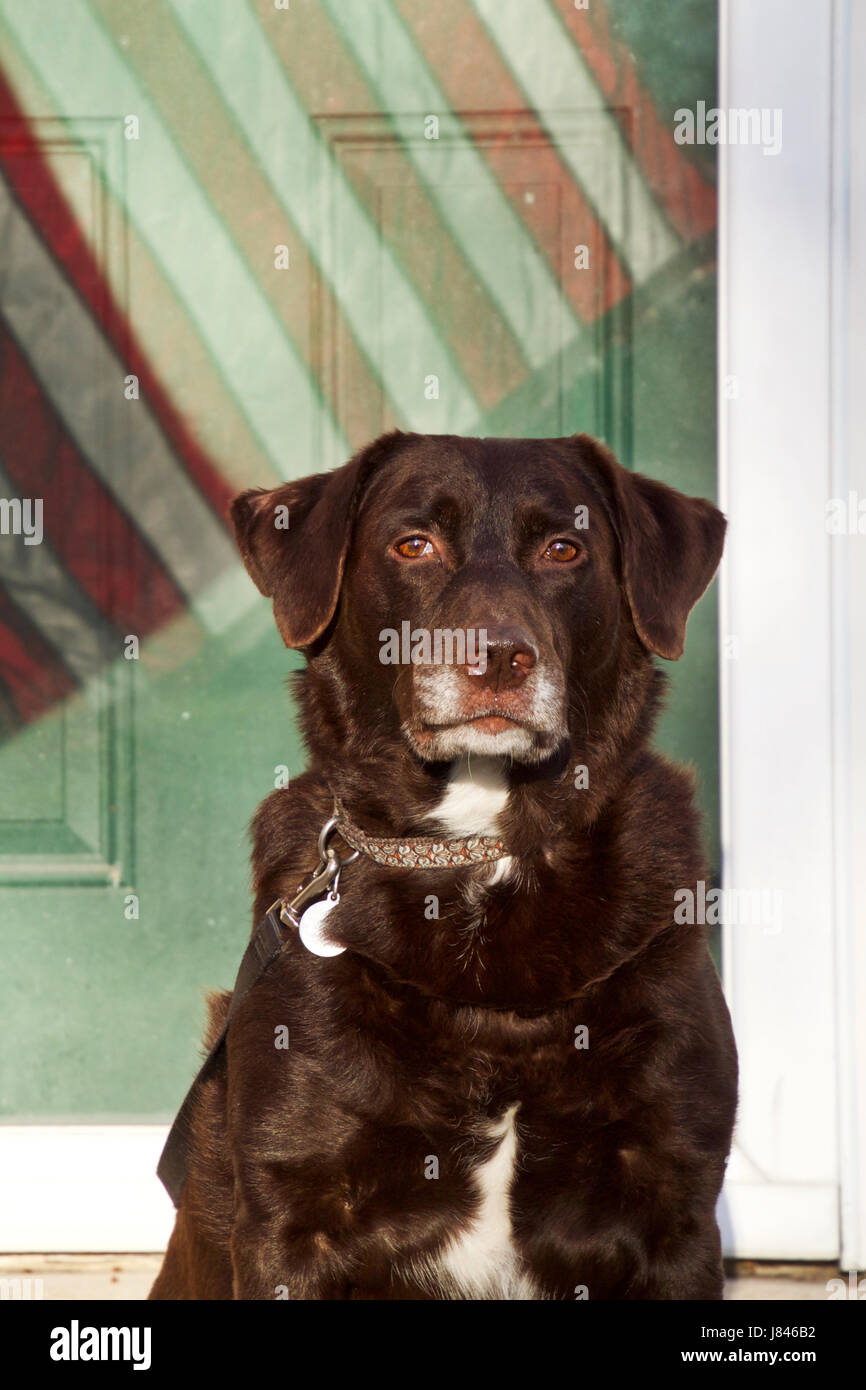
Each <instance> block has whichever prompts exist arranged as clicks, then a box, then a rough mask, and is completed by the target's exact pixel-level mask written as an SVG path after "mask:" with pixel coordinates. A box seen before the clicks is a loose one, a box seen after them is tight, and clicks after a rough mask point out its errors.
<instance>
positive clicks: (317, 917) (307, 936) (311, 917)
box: [298, 893, 346, 956]
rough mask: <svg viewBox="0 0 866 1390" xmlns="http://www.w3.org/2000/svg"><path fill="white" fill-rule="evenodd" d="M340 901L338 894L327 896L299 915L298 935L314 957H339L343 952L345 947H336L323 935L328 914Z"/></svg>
mask: <svg viewBox="0 0 866 1390" xmlns="http://www.w3.org/2000/svg"><path fill="white" fill-rule="evenodd" d="M339 901H340V895H339V893H335V894H333V896H332V895H331V894H329V895H328V897H327V898H323V899H322V901H321V902H318V903H313V904H312V906H311V907H308V908H307V909H306V910H305V911H304V912H302V913H301V920H300V923H299V925H298V935H299V936H300V938H301V940H302V941H303V943H304V945H305V946H306V948H307V950H308V951H312V953H313V955H314V956H339V955H342V953H343V951H345V949H346V948H345V946H338V945H336V943H335V942H333V941H328V939H327V938H326V937H325V936H324V934H323V931H322V929H323V927H324V925H325V923H326V922H327V920H328V917H329V915H330V913H331V912H332V911H333V909H334V908H335V907H336V906H337V903H338V902H339Z"/></svg>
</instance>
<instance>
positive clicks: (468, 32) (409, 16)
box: [395, 0, 632, 321]
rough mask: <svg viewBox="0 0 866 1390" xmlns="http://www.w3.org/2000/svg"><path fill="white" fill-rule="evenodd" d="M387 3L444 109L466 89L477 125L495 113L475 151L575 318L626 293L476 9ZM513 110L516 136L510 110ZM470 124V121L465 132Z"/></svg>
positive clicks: (607, 248) (462, 105)
mask: <svg viewBox="0 0 866 1390" xmlns="http://www.w3.org/2000/svg"><path fill="white" fill-rule="evenodd" d="M395 5H396V8H397V9H398V10H399V12H400V15H401V16H402V18H403V20H404V22H405V24H406V26H407V28H409V29H410V30H411V31H412V32H413V33H414V36H415V40H416V42H417V44H418V47H419V48H420V50H421V51H422V52H423V54H424V56H425V58H426V60H427V62H428V63H429V64H430V66H431V68H432V70H433V72H434V73H435V76H436V79H437V81H438V82H439V84H440V86H441V87H442V88H443V90H444V91H445V92H446V93H447V96H448V100H449V102H450V103H451V106H452V108H453V109H454V110H455V111H457V112H458V113H465V112H466V110H467V94H468V93H472V95H473V98H474V100H473V103H472V105H473V116H474V119H475V121H476V122H477V126H478V128H479V129H485V128H487V129H489V130H493V128H494V123H495V121H496V118H497V116H498V118H499V130H500V132H501V135H500V138H499V139H491V140H487V139H485V140H483V141H479V142H478V143H477V145H476V148H477V151H478V153H479V155H480V156H481V158H482V159H483V160H484V161H485V163H486V164H487V166H488V168H489V169H490V171H491V173H492V174H493V176H494V178H495V179H496V180H497V182H498V183H499V185H500V187H501V189H502V191H503V193H504V194H505V196H506V197H507V198H508V200H509V202H510V203H511V205H512V207H513V208H514V210H515V212H516V213H517V215H518V217H519V218H520V220H521V222H522V223H523V224H524V226H525V227H526V229H527V231H528V232H529V234H530V236H531V237H532V239H533V240H534V242H535V244H536V246H537V247H538V248H539V250H540V251H541V253H542V254H543V255H544V257H545V259H546V260H547V262H548V264H549V265H550V267H551V270H552V271H553V274H554V275H555V276H556V278H557V280H558V281H559V284H560V289H561V291H562V293H563V295H564V296H565V297H566V298H567V299H568V300H569V301H570V303H571V304H572V306H573V308H574V309H575V311H576V313H577V314H578V316H579V318H581V319H583V320H584V321H587V320H592V319H594V318H597V317H598V316H599V315H600V314H603V313H605V312H606V311H607V310H608V309H610V308H611V307H612V305H614V304H617V303H619V301H620V300H621V299H623V298H624V297H625V296H626V295H627V294H629V293H630V292H631V288H632V286H631V281H630V279H629V276H628V272H627V271H626V269H625V267H624V266H623V265H622V263H621V262H620V260H619V258H618V256H617V253H616V250H615V249H614V247H613V245H612V243H611V242H610V240H609V238H608V236H607V234H606V232H605V229H604V227H603V226H602V224H601V222H600V221H599V219H598V216H597V214H596V212H595V210H594V208H593V206H592V204H591V203H590V202H588V201H587V199H586V198H585V196H584V194H583V192H582V191H581V189H580V187H579V186H578V184H577V183H576V182H575V178H574V174H573V173H572V171H571V170H570V169H569V167H568V166H567V165H566V164H565V162H564V161H563V160H562V159H561V158H560V155H559V153H558V151H557V150H556V149H555V147H554V146H553V145H552V144H551V143H550V138H549V136H548V134H547V132H546V131H545V129H544V128H543V126H542V125H541V123H540V122H539V121H538V120H537V119H536V117H535V116H534V115H533V114H531V113H529V112H525V111H524V108H525V105H526V98H525V96H524V94H523V92H522V91H521V89H520V88H519V86H518V85H517V83H516V81H515V80H514V78H513V76H512V74H511V71H510V69H509V68H508V66H507V65H506V64H505V63H504V61H503V59H502V56H501V54H500V53H499V50H498V49H497V48H496V45H495V44H494V43H493V41H492V39H491V37H490V34H489V33H488V31H487V29H486V27H485V26H484V24H483V23H482V22H481V19H480V18H479V16H478V15H477V14H476V12H475V11H474V10H473V9H471V7H470V6H469V5H467V4H466V3H465V2H464V0H447V4H446V5H445V7H444V8H445V11H446V12H445V13H444V14H443V6H442V5H436V6H432V7H429V8H426V9H422V8H420V7H419V6H417V5H416V4H414V3H411V0H395ZM485 106H489V107H491V108H493V111H492V113H491V114H488V115H485V114H482V112H481V111H479V109H478V108H479V107H482V108H483V107H485ZM518 111H519V112H520V126H519V138H516V137H517V136H518V132H517V131H516V130H515V128H514V123H513V121H512V120H511V119H510V113H513V112H518ZM476 113H477V114H476ZM474 129H475V126H474V125H473V124H471V123H470V124H469V130H470V132H473V131H474ZM527 184H536V185H538V186H541V187H543V186H544V185H545V184H546V185H550V186H553V187H554V188H556V189H557V190H558V192H559V198H560V202H559V205H558V206H557V204H556V203H555V202H554V200H553V199H550V198H545V197H539V198H538V199H537V200H536V201H535V202H527V201H526V197H525V194H526V191H527V190H526V185H527ZM580 243H585V244H586V245H588V246H590V248H591V264H592V271H591V273H587V272H582V271H578V270H575V269H574V263H573V248H574V246H575V245H577V244H580ZM600 276H602V277H603V278H602V283H603V289H602V292H601V294H599V293H598V285H599V277H600Z"/></svg>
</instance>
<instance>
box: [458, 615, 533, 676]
mask: <svg viewBox="0 0 866 1390" xmlns="http://www.w3.org/2000/svg"><path fill="white" fill-rule="evenodd" d="M476 631H477V632H479V634H480V633H481V632H483V631H484V629H483V628H477V629H476ZM486 631H487V641H486V643H485V642H483V641H482V640H481V637H480V635H479V638H478V644H479V661H478V663H477V665H474V666H473V665H467V667H466V674H467V675H468V676H471V677H472V680H473V681H477V683H478V685H477V688H479V689H490V690H513V689H514V688H515V686H518V685H521V684H522V682H523V681H525V680H526V677H527V676H528V675H529V673H530V671H531V670H532V668H533V667H534V666H535V664H536V662H537V661H538V648H537V647H536V646H535V643H534V642H532V641H531V640H530V639H529V638H528V637H527V635H526V633H525V632H521V631H520V629H519V628H516V627H488V628H487V629H486ZM485 660H486V664H485Z"/></svg>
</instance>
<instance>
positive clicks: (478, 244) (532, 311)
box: [325, 0, 580, 367]
mask: <svg viewBox="0 0 866 1390" xmlns="http://www.w3.org/2000/svg"><path fill="white" fill-rule="evenodd" d="M325 3H326V5H327V7H328V9H329V10H330V13H331V17H332V19H333V20H334V22H335V24H337V25H339V27H340V28H341V29H342V31H343V33H344V36H345V39H346V42H347V44H349V46H350V47H351V48H352V49H353V51H354V52H355V53H356V55H357V56H358V58H359V59H360V61H361V62H362V63H363V65H364V67H365V69H366V71H367V74H368V76H369V78H370V80H371V82H372V83H373V84H374V86H375V87H376V90H377V92H378V94H379V95H380V97H381V104H382V107H383V109H384V110H386V111H388V112H395V113H400V112H409V113H412V115H411V118H409V117H403V118H402V119H401V118H400V117H399V116H394V117H392V120H394V121H395V122H397V123H398V131H399V133H400V135H401V137H402V138H401V147H402V149H403V151H404V153H405V154H406V156H407V158H409V159H410V160H411V161H412V163H413V164H414V166H415V168H416V170H417V171H418V173H419V174H420V176H421V179H422V180H423V181H424V182H425V183H426V184H427V187H428V190H429V192H430V195H431V197H432V199H433V201H434V202H435V204H436V206H437V209H438V211H439V213H440V215H441V216H442V218H443V220H444V221H445V222H446V223H447V224H448V225H449V226H450V228H451V231H452V233H453V234H454V237H455V239H456V241H457V244H458V246H459V248H460V250H461V251H462V252H463V254H464V256H465V257H466V258H467V260H468V261H469V262H470V264H471V266H472V269H473V270H474V272H475V274H476V276H477V277H478V279H479V281H480V282H481V284H483V285H484V286H485V288H486V289H487V291H488V293H489V294H490V296H491V298H492V299H493V300H494V301H495V303H496V306H497V308H498V310H499V312H500V314H501V315H502V317H503V318H504V319H505V321H506V322H507V323H508V325H509V327H510V328H511V330H512V332H513V333H514V335H515V337H516V338H517V340H518V343H519V345H520V348H521V351H522V352H523V353H524V354H525V355H526V358H527V360H528V362H529V363H530V364H531V365H532V366H533V367H540V366H543V365H544V363H546V362H549V361H550V358H551V355H552V353H553V351H554V350H555V348H556V347H558V346H559V325H560V323H561V322H562V324H563V327H565V326H566V324H568V328H567V330H566V331H567V338H569V339H570V338H571V337H573V336H575V333H576V332H577V331H578V329H579V327H580V325H579V323H578V321H577V320H576V319H575V318H574V317H573V314H572V310H571V306H570V305H569V303H568V302H567V300H566V299H565V297H564V295H563V294H562V293H561V290H560V287H559V283H558V281H557V279H556V277H555V276H554V275H553V273H552V271H551V270H550V268H549V266H548V264H547V261H546V260H545V258H544V256H543V255H542V254H541V253H540V252H539V251H538V249H537V247H536V246H535V243H534V242H533V240H532V237H531V236H530V234H529V232H528V231H527V229H526V227H525V225H524V224H523V222H521V220H520V218H519V217H518V215H517V213H516V212H515V210H514V208H513V207H512V205H511V203H510V201H509V200H508V198H507V197H506V195H505V193H504V192H503V191H502V189H501V187H500V185H499V183H498V181H497V180H496V179H495V178H494V176H493V174H492V173H491V172H490V170H489V169H488V167H487V165H486V164H485V162H484V160H483V159H482V157H481V155H480V154H479V153H478V151H477V149H476V148H475V146H474V144H473V142H472V139H471V137H470V135H469V134H468V133H467V132H466V130H464V128H463V127H462V125H461V124H460V122H459V121H458V120H456V119H455V118H454V117H450V109H451V108H450V102H449V100H448V97H447V96H446V94H445V92H443V90H442V88H441V87H440V86H439V84H438V82H437V81H436V79H435V77H434V76H433V74H432V72H431V71H430V69H429V67H428V66H427V64H426V62H425V60H424V58H423V55H422V54H421V53H419V52H418V49H417V48H416V46H415V44H414V43H413V42H412V39H411V37H410V35H409V33H408V31H407V30H406V28H405V26H404V25H403V24H402V23H401V21H400V20H399V19H398V17H397V15H396V14H395V13H394V11H393V10H392V8H391V6H390V5H389V4H387V3H386V0H325ZM424 113H433V114H436V115H438V116H439V118H440V122H441V126H440V131H439V140H438V141H431V140H425V139H424V138H423V131H422V129H421V121H422V118H423V114H424ZM449 118H450V121H452V122H453V124H454V126H455V127H456V131H455V130H452V129H451V126H450V124H449ZM410 119H411V128H410V126H409V120H410ZM504 119H505V121H508V119H509V118H508V117H507V116H506V117H505V118H504ZM455 135H456V138H455ZM569 320H570V322H569Z"/></svg>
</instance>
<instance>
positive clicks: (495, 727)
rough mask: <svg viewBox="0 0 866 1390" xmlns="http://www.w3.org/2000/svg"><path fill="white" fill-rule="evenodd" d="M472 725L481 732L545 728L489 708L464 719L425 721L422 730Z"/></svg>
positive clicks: (458, 727)
mask: <svg viewBox="0 0 866 1390" xmlns="http://www.w3.org/2000/svg"><path fill="white" fill-rule="evenodd" d="M466 727H471V728H473V729H475V730H476V731H477V732H478V733H481V734H505V733H508V731H509V729H528V730H529V732H530V733H542V732H543V730H541V729H535V728H533V726H532V725H531V724H528V723H527V722H526V720H524V719H518V718H517V717H516V716H515V715H513V714H507V715H506V714H502V713H501V712H500V711H499V710H488V711H485V712H484V713H482V714H467V715H466V716H465V717H464V718H463V719H453V720H449V721H448V722H447V723H444V724H438V723H437V724H434V723H428V722H426V721H425V722H424V723H423V724H422V726H421V729H420V732H421V733H426V732H427V731H428V730H429V731H430V732H431V733H432V732H433V731H437V732H438V731H439V730H442V729H463V728H466Z"/></svg>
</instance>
